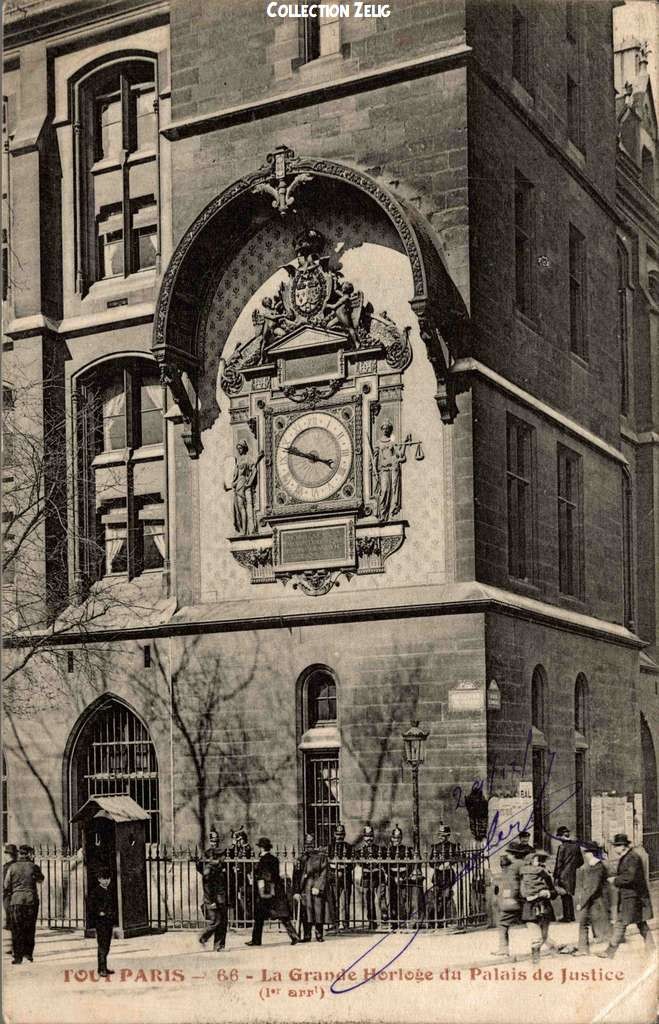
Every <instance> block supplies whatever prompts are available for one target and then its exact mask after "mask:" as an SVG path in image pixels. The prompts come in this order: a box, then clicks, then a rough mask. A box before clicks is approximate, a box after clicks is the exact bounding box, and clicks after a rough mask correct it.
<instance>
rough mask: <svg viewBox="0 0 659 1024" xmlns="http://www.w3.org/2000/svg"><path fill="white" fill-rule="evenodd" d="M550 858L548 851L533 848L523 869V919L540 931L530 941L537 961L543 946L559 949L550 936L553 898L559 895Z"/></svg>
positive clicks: (532, 955)
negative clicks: (551, 873)
mask: <svg viewBox="0 0 659 1024" xmlns="http://www.w3.org/2000/svg"><path fill="white" fill-rule="evenodd" d="M548 857H549V854H548V853H547V851H546V850H534V851H533V852H532V853H531V854H529V855H528V856H527V857H526V858H525V860H524V864H523V866H522V870H521V885H520V895H521V897H522V900H523V904H522V921H526V923H527V924H529V925H531V927H532V928H533V929H537V931H538V932H539V934H536V935H535V936H534V938H533V939H532V942H531V959H532V960H533V962H534V963H535V962H537V961H538V960H539V959H540V951H541V949H542V947H543V945H546V946H547V948H548V949H549V950H551V951H555V950H556V949H557V947H556V946H555V945H554V943H553V942H551V941H550V939H549V924H550V922H551V921H553V920H554V919H555V918H554V910H553V907H552V905H551V901H552V900H553V899H554V898H555V896H556V890H555V889H554V884H553V882H552V878H551V875H550V874H549V872H548V871H547V867H546V864H547V858H548Z"/></svg>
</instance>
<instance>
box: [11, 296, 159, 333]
mask: <svg viewBox="0 0 659 1024" xmlns="http://www.w3.org/2000/svg"><path fill="white" fill-rule="evenodd" d="M153 309H154V307H153V303H152V302H139V303H136V304H135V305H134V306H120V307H118V308H117V309H109V310H107V311H103V312H100V313H90V314H89V315H88V316H71V317H67V318H66V319H65V320H52V319H51V318H50V317H46V316H43V314H41V313H38V314H35V315H34V316H23V317H18V318H16V319H14V320H11V321H10V322H9V323H8V324H7V325H6V327H5V328H4V333H5V334H6V335H7V337H8V338H29V337H31V336H32V335H34V334H40V333H41V332H42V331H52V333H53V334H62V335H66V337H67V338H71V337H74V336H75V335H79V334H97V333H98V332H99V331H108V330H111V329H112V328H113V327H117V328H118V327H129V326H131V325H133V324H148V323H151V321H152V320H153Z"/></svg>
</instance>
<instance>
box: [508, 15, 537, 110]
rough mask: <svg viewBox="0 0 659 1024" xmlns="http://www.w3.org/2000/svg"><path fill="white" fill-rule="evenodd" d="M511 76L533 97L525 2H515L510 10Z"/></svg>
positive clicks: (529, 26)
mask: <svg viewBox="0 0 659 1024" xmlns="http://www.w3.org/2000/svg"><path fill="white" fill-rule="evenodd" d="M510 45H511V62H510V68H511V74H512V77H513V78H514V80H515V81H516V82H517V83H518V84H519V85H521V86H522V88H523V89H526V91H527V93H529V95H533V82H532V75H531V69H532V57H531V54H532V35H531V23H530V19H529V6H528V3H527V0H516V2H514V3H513V4H512V8H511V27H510Z"/></svg>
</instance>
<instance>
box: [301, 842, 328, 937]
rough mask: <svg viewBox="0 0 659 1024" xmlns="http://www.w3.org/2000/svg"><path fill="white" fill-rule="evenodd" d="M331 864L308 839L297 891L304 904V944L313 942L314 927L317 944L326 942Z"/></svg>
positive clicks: (302, 914)
mask: <svg viewBox="0 0 659 1024" xmlns="http://www.w3.org/2000/svg"><path fill="white" fill-rule="evenodd" d="M328 874H329V860H328V857H327V854H326V853H325V851H324V850H323V849H320V848H316V846H315V844H314V838H313V836H312V835H307V836H305V837H304V851H303V853H302V854H301V856H300V859H299V860H298V862H297V865H296V870H295V876H294V878H293V888H294V889H295V897H296V899H298V900H299V901H300V923H301V925H302V941H303V942H311V927H312V925H313V928H314V931H315V933H316V941H317V942H323V941H324V939H323V924H324V923H325V907H326V904H327V888H328Z"/></svg>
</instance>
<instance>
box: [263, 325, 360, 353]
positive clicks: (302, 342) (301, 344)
mask: <svg viewBox="0 0 659 1024" xmlns="http://www.w3.org/2000/svg"><path fill="white" fill-rule="evenodd" d="M345 343H346V336H345V334H342V333H339V332H338V331H328V330H325V329H323V328H320V327H308V326H304V327H298V328H296V329H295V330H294V331H292V332H291V334H289V335H287V336H286V337H285V338H282V339H281V340H280V341H278V342H275V344H273V345H271V346H270V348H269V349H268V356H269V357H270V359H271V361H274V360H275V359H279V358H282V357H286V356H287V355H301V354H302V353H303V352H307V351H312V350H313V349H318V348H326V347H328V346H332V347H335V346H338V345H345Z"/></svg>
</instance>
